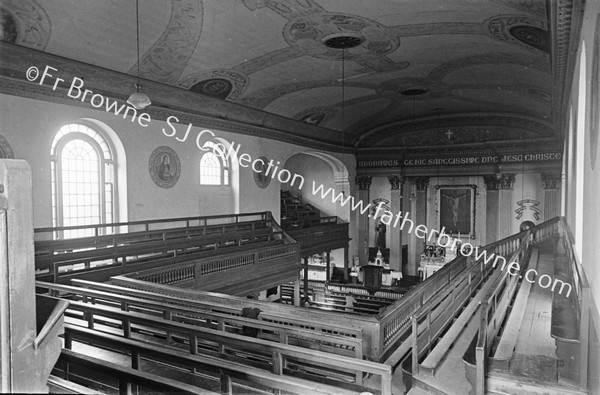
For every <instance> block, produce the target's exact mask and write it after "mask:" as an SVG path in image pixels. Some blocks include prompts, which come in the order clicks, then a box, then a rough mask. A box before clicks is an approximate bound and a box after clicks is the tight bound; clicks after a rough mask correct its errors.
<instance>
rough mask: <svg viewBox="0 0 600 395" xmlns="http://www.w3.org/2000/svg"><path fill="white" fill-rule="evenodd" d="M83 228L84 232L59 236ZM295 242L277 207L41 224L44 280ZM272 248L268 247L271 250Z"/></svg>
mask: <svg viewBox="0 0 600 395" xmlns="http://www.w3.org/2000/svg"><path fill="white" fill-rule="evenodd" d="M73 232H82V234H83V235H84V236H83V237H74V238H68V239H56V240H55V239H54V237H58V236H60V235H64V234H73ZM285 244H293V240H291V239H290V238H289V237H287V235H286V234H285V232H283V231H282V230H281V229H280V228H278V227H277V226H276V223H275V221H273V219H272V216H271V213H269V212H264V213H248V214H234V215H218V216H208V217H187V218H171V219H158V220H148V221H133V222H127V223H112V224H101V225H91V226H71V227H60V228H41V229H35V265H36V277H37V279H39V280H43V281H51V282H61V283H68V282H69V281H70V279H72V278H86V279H90V280H95V281H106V280H108V279H109V278H110V276H113V275H119V274H125V273H129V272H133V271H137V270H143V269H148V268H152V267H157V266H164V265H169V264H173V263H178V262H184V261H190V260H194V259H199V258H203V257H207V256H215V255H219V254H223V253H226V252H233V251H246V252H247V251H249V250H252V249H253V248H256V249H258V248H261V247H264V248H265V250H267V251H268V250H269V247H271V246H275V245H281V246H283V245H285ZM265 254H268V252H265Z"/></svg>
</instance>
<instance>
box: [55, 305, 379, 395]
mask: <svg viewBox="0 0 600 395" xmlns="http://www.w3.org/2000/svg"><path fill="white" fill-rule="evenodd" d="M73 311H79V312H80V313H81V316H80V318H81V319H85V322H86V323H87V326H88V329H94V328H96V327H98V328H102V329H106V328H110V327H112V328H114V329H116V330H118V333H119V334H122V336H123V337H125V338H131V336H132V334H133V333H134V331H133V330H134V329H137V330H140V331H143V332H140V333H143V334H145V335H146V336H144V338H145V339H147V340H149V339H155V340H154V342H156V343H158V344H164V343H165V342H168V343H169V344H175V343H179V344H181V346H182V347H186V348H187V349H188V352H189V353H190V354H192V355H195V354H199V353H201V354H206V355H213V356H216V357H219V358H222V359H227V360H230V361H234V362H237V363H243V364H246V365H249V366H254V367H260V368H263V369H267V370H271V371H272V372H273V373H275V374H285V375H295V376H297V377H302V378H310V380H314V381H318V382H323V383H328V384H331V385H338V386H340V387H344V388H349V387H351V386H352V385H354V384H356V385H359V386H361V385H363V376H364V375H365V374H369V373H370V374H375V375H378V376H380V377H381V393H383V394H389V393H390V392H391V367H389V366H387V365H383V364H379V363H374V362H369V361H364V360H357V359H354V358H349V357H345V356H340V355H333V354H329V353H324V352H321V351H316V350H308V349H305V348H300V347H296V346H291V345H285V344H280V343H274V342H271V341H266V340H262V339H256V338H252V337H248V336H240V335H236V334H231V333H227V332H222V331H217V330H213V329H208V328H202V327H198V326H193V325H188V324H183V323H178V322H170V321H166V320H163V319H160V318H156V317H152V316H148V315H146V314H140V313H133V312H123V311H120V310H117V309H113V308H109V307H105V306H96V305H90V304H86V303H82V302H71V304H70V306H69V310H68V311H67V312H68V313H69V312H73ZM107 325H109V326H108V327H107ZM148 336H150V337H148ZM174 342H175V343H174ZM65 347H67V348H69V343H68V340H67V341H66V342H65ZM351 377H353V379H352V380H351V381H350V382H354V384H350V385H348V384H347V383H348V382H349V379H350V378H351Z"/></svg>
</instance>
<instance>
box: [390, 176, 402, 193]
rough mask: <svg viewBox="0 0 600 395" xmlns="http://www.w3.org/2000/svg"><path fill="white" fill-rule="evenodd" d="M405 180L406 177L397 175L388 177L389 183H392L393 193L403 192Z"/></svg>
mask: <svg viewBox="0 0 600 395" xmlns="http://www.w3.org/2000/svg"><path fill="white" fill-rule="evenodd" d="M405 180H406V177H402V176H399V175H397V174H394V175H391V176H388V181H389V182H390V186H391V189H392V191H397V190H402V184H404V181H405Z"/></svg>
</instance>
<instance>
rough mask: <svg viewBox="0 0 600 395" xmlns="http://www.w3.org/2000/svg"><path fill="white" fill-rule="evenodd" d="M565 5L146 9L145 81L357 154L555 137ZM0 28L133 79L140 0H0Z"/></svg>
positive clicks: (222, 1)
mask: <svg viewBox="0 0 600 395" xmlns="http://www.w3.org/2000/svg"><path fill="white" fill-rule="evenodd" d="M571 6H572V4H571V2H570V1H567V0H551V1H545V0H406V1H397V0H377V1H366V0H243V1H240V0H219V1H216V0H170V1H165V0H142V1H140V2H139V12H140V19H139V30H140V51H141V52H140V61H139V70H140V76H141V78H142V79H143V80H145V81H152V82H156V83H160V84H165V85H168V86H171V87H176V88H178V89H181V90H185V91H189V92H191V93H194V94H196V95H198V96H197V97H198V100H199V101H200V102H201V101H202V100H201V97H202V96H211V97H213V98H216V99H218V100H222V101H227V102H230V103H235V104H237V105H240V106H243V107H245V108H249V109H253V110H258V111H260V112H266V113H268V114H272V115H274V116H279V117H284V118H287V119H291V120H295V121H297V122H302V123H304V124H307V125H310V126H313V127H317V128H323V129H329V130H332V131H335V132H337V133H338V134H339V136H340V137H339V139H340V140H341V141H343V142H344V144H348V145H349V146H354V147H355V148H359V149H360V148H372V147H380V146H385V147H410V146H431V145H449V144H450V145H451V144H481V143H484V142H493V141H515V140H527V141H529V140H535V139H537V138H552V137H557V138H560V136H561V131H560V130H559V128H557V127H556V125H557V121H558V120H557V119H555V118H554V114H555V113H557V106H558V105H560V103H561V100H562V96H561V95H562V92H561V91H560V89H557V86H558V87H560V86H561V84H563V83H564V75H565V67H566V60H567V55H566V50H565V48H566V47H565V46H566V43H568V40H569V34H570V29H569V17H570V12H571ZM553 15H554V17H553ZM0 18H1V21H2V32H1V34H2V41H4V42H9V43H14V44H16V45H18V46H22V47H28V48H33V49H36V50H39V51H43V52H45V53H47V54H52V55H57V56H60V57H64V58H68V59H73V60H76V61H78V62H82V63H86V64H90V65H93V66H97V67H100V68H103V69H106V70H110V71H114V72H119V73H124V74H129V75H131V76H135V75H136V73H137V70H138V64H137V55H136V7H135V1H134V0H95V1H94V2H89V1H73V0H53V1H45V0H4V1H3V2H2V5H1V7H0ZM154 99H157V100H156V101H158V102H160V101H162V102H166V101H168V99H169V98H168V97H164V98H160V97H158V98H153V101H155V100H154ZM308 130H313V129H308ZM316 130H318V129H316ZM306 137H309V135H308V134H307V136H306Z"/></svg>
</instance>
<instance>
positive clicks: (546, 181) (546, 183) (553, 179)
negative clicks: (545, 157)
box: [541, 173, 562, 190]
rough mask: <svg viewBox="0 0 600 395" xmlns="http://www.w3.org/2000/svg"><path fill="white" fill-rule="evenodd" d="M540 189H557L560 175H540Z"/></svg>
mask: <svg viewBox="0 0 600 395" xmlns="http://www.w3.org/2000/svg"><path fill="white" fill-rule="evenodd" d="M541 176H542V188H544V189H545V190H548V189H559V188H560V184H561V181H562V180H561V175H560V174H558V173H542V174H541Z"/></svg>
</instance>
